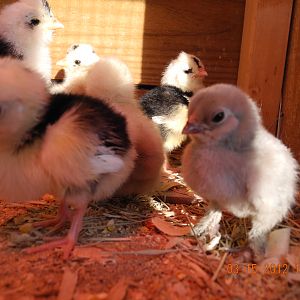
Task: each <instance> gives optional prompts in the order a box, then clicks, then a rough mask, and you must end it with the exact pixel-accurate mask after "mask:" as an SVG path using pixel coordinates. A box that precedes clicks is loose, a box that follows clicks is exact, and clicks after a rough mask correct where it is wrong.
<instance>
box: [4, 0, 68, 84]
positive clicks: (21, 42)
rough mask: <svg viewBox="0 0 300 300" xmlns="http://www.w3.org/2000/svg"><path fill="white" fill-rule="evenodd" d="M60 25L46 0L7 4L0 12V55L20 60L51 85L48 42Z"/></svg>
mask: <svg viewBox="0 0 300 300" xmlns="http://www.w3.org/2000/svg"><path fill="white" fill-rule="evenodd" d="M62 27H63V25H62V24H61V23H59V22H58V20H57V19H56V18H55V17H54V16H53V13H52V11H51V9H50V6H49V4H48V2H47V1H45V0H20V1H18V2H15V3H13V4H10V5H7V6H5V7H4V8H3V9H2V10H1V12H0V57H5V56H11V57H15V58H18V59H20V60H23V61H24V63H25V64H26V66H27V67H29V68H30V69H32V70H34V71H37V72H38V73H40V74H41V75H42V76H43V77H44V78H45V79H46V80H47V83H48V84H50V79H51V57H50V51H49V48H48V45H49V43H50V42H51V40H52V33H53V30H54V29H57V28H62Z"/></svg>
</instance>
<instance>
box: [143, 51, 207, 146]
mask: <svg viewBox="0 0 300 300" xmlns="http://www.w3.org/2000/svg"><path fill="white" fill-rule="evenodd" d="M205 76H207V72H206V70H205V68H204V65H203V63H202V62H201V60H200V59H199V58H198V57H196V56H194V55H191V54H187V53H185V52H181V53H180V54H179V55H178V57H177V58H176V59H174V60H172V61H171V62H170V64H169V65H168V66H167V68H166V70H165V71H164V73H163V76H162V80H161V84H162V85H161V86H159V87H156V88H154V89H153V90H151V91H149V92H148V93H146V94H145V95H144V96H143V97H142V98H141V107H142V109H143V111H144V113H145V114H146V115H147V116H148V117H149V118H151V119H152V120H153V122H154V123H156V124H157V125H158V127H159V129H160V132H161V136H162V138H163V140H164V149H165V151H166V152H171V151H172V150H174V149H175V148H177V147H179V146H180V145H181V144H182V142H183V141H184V140H185V139H186V136H185V135H183V134H182V129H183V127H184V125H185V123H186V120H187V112H188V103H189V98H190V97H191V96H192V95H193V93H195V92H196V91H197V90H199V89H201V88H203V87H204V85H203V78H204V77H205Z"/></svg>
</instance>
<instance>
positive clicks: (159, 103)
mask: <svg viewBox="0 0 300 300" xmlns="http://www.w3.org/2000/svg"><path fill="white" fill-rule="evenodd" d="M140 104H141V106H142V109H143V111H144V112H145V113H146V115H147V116H148V117H149V118H152V117H153V116H166V115H169V114H171V113H172V112H173V111H174V107H176V106H178V105H179V104H183V105H186V106H188V104H189V102H188V100H187V98H186V97H185V93H184V92H183V91H182V90H181V89H179V88H177V87H175V86H170V85H162V86H159V87H156V88H154V89H153V90H151V91H149V92H148V93H146V94H145V95H144V96H143V97H142V98H141V102H140Z"/></svg>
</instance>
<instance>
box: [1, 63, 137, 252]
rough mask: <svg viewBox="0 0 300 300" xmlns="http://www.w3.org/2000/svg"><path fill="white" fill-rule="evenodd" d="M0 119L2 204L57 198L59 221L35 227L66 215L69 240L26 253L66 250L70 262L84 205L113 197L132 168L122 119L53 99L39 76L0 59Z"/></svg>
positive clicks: (100, 108)
mask: <svg viewBox="0 0 300 300" xmlns="http://www.w3.org/2000/svg"><path fill="white" fill-rule="evenodd" d="M0 113H1V118H0V178H1V183H0V199H4V200H6V201H27V200H32V199H34V198H38V197H41V196H42V195H43V194H45V193H52V194H54V195H56V196H57V197H58V198H59V199H61V208H60V210H59V214H58V216H57V218H56V219H55V220H51V221H46V222H45V223H44V224H40V225H45V226H46V225H56V226H57V227H60V226H61V225H62V224H63V223H64V222H65V221H66V219H67V218H68V217H69V218H70V221H71V227H70V230H69V232H68V234H67V236H66V237H64V238H62V239H60V240H56V241H52V242H50V243H48V244H44V245H41V246H38V247H35V248H30V249H28V250H27V252H28V253H33V252H37V251H42V250H46V249H52V248H55V247H63V248H64V257H67V256H68V255H69V254H70V252H71V250H72V248H73V247H74V245H75V243H76V241H77V238H78V235H79V232H80V230H81V227H82V220H83V215H84V213H85V210H86V207H87V205H88V203H89V202H90V201H93V200H97V201H99V200H103V199H107V198H109V197H111V196H112V195H113V194H114V193H115V191H116V190H117V189H119V188H120V186H121V185H122V184H123V183H124V182H125V181H126V180H127V178H128V176H129V175H130V174H131V172H132V170H133V167H134V160H135V158H136V152H135V150H134V148H133V147H132V142H131V140H130V137H129V135H128V129H127V123H126V119H125V118H124V117H123V116H122V115H121V114H120V113H118V112H116V110H115V109H113V108H112V107H111V106H110V105H108V104H106V103H104V102H102V101H101V100H99V99H94V98H92V97H88V96H83V95H70V94H56V95H53V96H50V94H48V92H47V91H46V86H45V83H44V81H43V80H42V79H41V78H40V76H39V75H38V74H36V73H34V72H33V71H29V69H27V68H25V67H24V66H23V64H22V62H20V61H18V60H15V59H10V58H2V59H0ZM12 120H13V121H12ZM16 186H17V187H18V188H16Z"/></svg>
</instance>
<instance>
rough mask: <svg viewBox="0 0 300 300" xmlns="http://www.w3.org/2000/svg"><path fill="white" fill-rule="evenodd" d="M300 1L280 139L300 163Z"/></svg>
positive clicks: (290, 49)
mask: <svg viewBox="0 0 300 300" xmlns="http://www.w3.org/2000/svg"><path fill="white" fill-rule="evenodd" d="M299 24H300V1H299V0H295V1H294V10H293V22H292V26H291V34H290V43H289V51H288V57H287V67H286V76H285V81H284V93H283V105H282V112H283V116H282V123H281V128H280V137H281V139H282V140H283V142H284V143H285V144H286V145H288V146H289V147H290V148H291V150H292V151H293V153H294V155H295V156H296V158H297V160H298V161H299V162H300V28H299Z"/></svg>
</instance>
